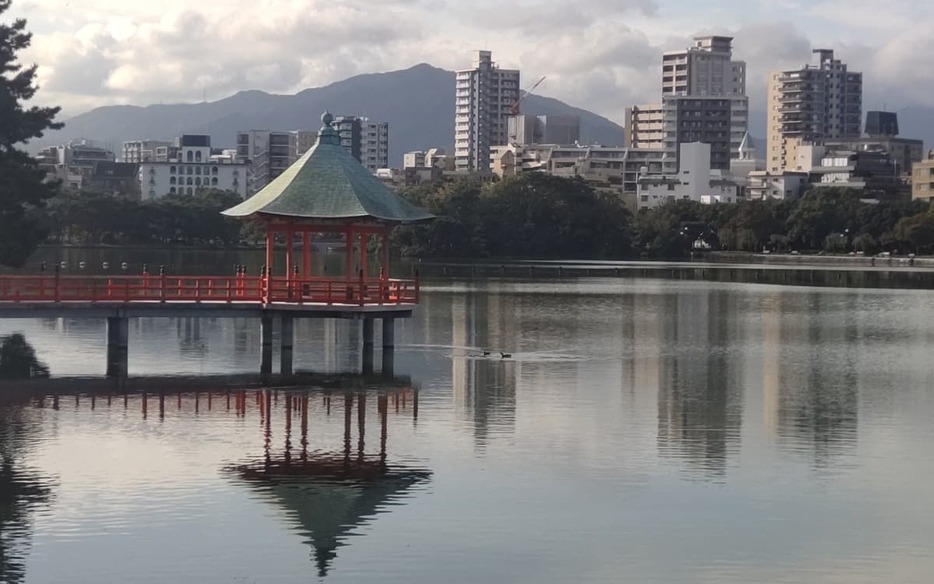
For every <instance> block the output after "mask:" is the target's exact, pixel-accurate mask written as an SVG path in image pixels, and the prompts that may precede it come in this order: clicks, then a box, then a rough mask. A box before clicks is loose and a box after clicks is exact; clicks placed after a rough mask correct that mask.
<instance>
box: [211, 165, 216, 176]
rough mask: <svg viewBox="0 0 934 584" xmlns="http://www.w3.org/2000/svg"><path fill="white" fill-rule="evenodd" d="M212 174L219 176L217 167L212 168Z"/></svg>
mask: <svg viewBox="0 0 934 584" xmlns="http://www.w3.org/2000/svg"><path fill="white" fill-rule="evenodd" d="M211 174H217V167H216V166H213V167H211Z"/></svg>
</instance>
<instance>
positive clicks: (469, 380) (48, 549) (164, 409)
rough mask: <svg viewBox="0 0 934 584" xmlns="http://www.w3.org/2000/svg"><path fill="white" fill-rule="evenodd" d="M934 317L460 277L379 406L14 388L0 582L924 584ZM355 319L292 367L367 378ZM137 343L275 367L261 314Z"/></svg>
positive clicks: (401, 349)
mask: <svg viewBox="0 0 934 584" xmlns="http://www.w3.org/2000/svg"><path fill="white" fill-rule="evenodd" d="M932 316H934V294H932V293H930V292H911V291H885V290H858V289H848V290H844V289H817V288H814V289H807V288H779V287H769V286H764V285H743V284H719V283H703V282H690V283H686V282H674V281H651V280H641V281H639V280H619V279H617V280H599V279H593V280H580V281H573V280H563V281H560V282H557V283H556V282H535V281H486V282H472V283H469V282H445V283H441V284H438V285H435V286H431V287H429V288H428V289H427V290H426V293H425V294H424V296H423V306H422V307H421V308H419V310H418V312H417V316H416V318H414V319H413V320H411V321H408V322H405V323H402V324H401V326H397V331H396V336H397V342H398V344H399V346H398V348H397V351H396V373H397V374H399V376H400V377H402V379H399V380H397V381H396V382H391V383H390V382H387V383H386V384H385V385H384V386H382V387H377V388H374V389H375V390H376V391H371V392H369V393H367V394H363V395H364V396H365V397H364V399H363V400H362V403H361V399H360V396H361V394H360V393H357V394H348V395H345V394H343V393H342V392H340V391H336V390H335V391H331V392H330V393H326V392H324V391H323V390H321V389H320V388H301V389H300V390H297V391H295V392H293V393H288V392H286V391H282V390H280V391H278V392H276V393H272V392H270V393H268V394H264V393H262V392H260V393H257V392H254V391H250V392H244V393H242V394H241V392H233V394H228V393H227V392H225V391H223V390H220V391H216V392H204V391H202V392H200V393H199V394H198V395H197V396H196V394H195V393H194V392H193V391H186V392H179V391H177V388H173V386H172V382H171V381H166V382H165V385H164V392H165V393H164V394H163V396H162V398H161V400H162V401H161V403H160V398H159V396H158V393H151V394H150V395H149V396H147V397H146V398H145V400H144V398H143V397H142V396H140V395H130V396H127V397H126V398H124V396H123V395H116V396H113V397H108V396H106V395H103V394H101V395H97V396H96V397H95V398H94V399H93V400H92V398H91V397H90V396H88V395H80V396H77V397H76V396H75V395H61V396H59V397H57V398H56V397H53V396H48V397H46V398H45V399H44V400H41V401H40V400H37V399H34V400H31V401H29V402H28V403H15V402H14V400H11V399H8V400H6V402H7V403H5V405H3V406H2V407H0V416H2V420H0V421H2V426H0V427H2V433H0V452H2V455H3V457H4V459H5V460H6V461H8V463H7V464H5V465H4V467H3V468H2V470H0V569H2V570H3V571H4V574H3V576H2V577H0V581H5V582H17V581H23V582H38V583H43V582H62V583H66V582H67V583H89V584H90V583H99V582H129V581H132V582H153V583H156V582H159V583H162V582H192V583H195V582H197V583H213V582H314V581H324V582H329V583H331V582H333V583H335V584H336V583H341V582H355V583H356V582H416V583H429V582H432V583H434V582H439V581H444V582H451V583H461V582H464V583H467V582H478V581H487V582H529V583H532V582H535V583H558V582H561V583H565V582H598V583H602V582H606V583H609V582H621V581H626V582H658V583H675V582H678V583H680V582H698V583H707V582H710V583H714V582H730V583H732V582H736V583H740V582H742V583H747V582H847V583H862V582H866V583H869V582H873V583H876V582H896V583H907V582H919V583H920V582H930V581H931V580H932V578H934V497H932V492H934V491H932V480H934V464H932V463H934V456H932V454H931V450H930V449H931V444H932V443H934V424H932V423H931V419H932V417H934V390H932V387H934V364H932V357H931V356H932V355H934V329H932V327H931V324H930V323H931V322H932ZM351 324H352V323H347V322H342V323H322V322H301V323H300V324H299V325H297V327H296V366H297V367H299V368H304V369H309V370H316V371H331V372H335V371H350V370H355V369H356V368H357V367H358V366H359V365H358V364H359V360H360V352H359V350H358V349H357V346H358V345H359V343H360V338H359V334H358V331H357V330H356V329H355V328H354V327H352V326H351ZM13 331H22V332H24V333H25V334H26V336H27V338H28V339H29V340H30V341H31V342H32V343H33V344H34V346H35V347H36V349H37V351H38V353H39V356H40V358H41V359H43V360H44V361H46V363H47V364H48V365H49V366H50V368H51V370H52V373H53V375H99V374H102V373H103V371H104V354H105V339H104V337H105V335H104V324H103V323H102V322H96V321H82V320H70V319H65V320H20V321H13V320H7V321H0V333H4V334H5V333H9V332H13ZM377 333H378V331H377ZM130 336H131V339H130V351H131V352H130V372H131V374H133V375H177V374H198V375H203V374H231V373H238V372H243V373H253V372H256V371H257V370H258V367H259V326H258V323H256V322H253V321H249V320H224V319H220V320H208V319H205V320H189V319H179V320H169V319H164V320H162V319H142V320H138V321H133V322H131V332H130ZM484 348H486V349H492V350H494V351H498V350H503V351H506V352H509V353H512V358H510V359H505V360H504V359H500V358H499V357H498V356H496V357H484V356H482V354H481V353H480V349H484ZM377 362H379V359H378V355H377ZM406 377H407V378H410V380H411V382H410V383H407V382H406V379H405V378H406ZM306 390H307V391H306ZM267 396H268V400H269V402H268V406H267V403H266V400H267ZM416 400H417V406H416ZM303 429H304V430H303ZM361 429H362V430H363V432H362V433H361ZM303 437H304V439H303ZM383 437H384V441H383V440H382V438H383ZM383 461H385V465H386V468H388V469H389V470H388V475H386V476H381V477H379V478H375V479H374V478H371V479H370V480H350V479H347V478H344V479H342V480H336V479H331V480H324V479H317V480H315V479H311V478H309V477H308V476H307V475H308V472H302V471H303V470H304V471H307V470H308V469H311V471H314V472H316V473H318V474H319V475H325V474H327V472H328V469H332V468H338V469H340V468H342V469H344V471H345V472H346V470H347V469H352V470H353V472H356V473H357V474H358V475H361V474H362V475H367V473H368V472H370V470H368V469H374V468H382V466H381V464H382V462H383ZM276 469H278V470H280V471H281V470H283V469H286V470H288V469H292V470H291V471H290V472H291V476H288V477H284V476H280V475H275V472H274V471H275V470H276ZM322 469H323V470H322ZM309 472H310V471H309ZM274 475H275V476H274ZM355 476H357V475H355ZM367 476H369V475H367Z"/></svg>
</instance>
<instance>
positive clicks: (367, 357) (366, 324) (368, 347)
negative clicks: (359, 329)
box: [363, 317, 375, 374]
mask: <svg viewBox="0 0 934 584" xmlns="http://www.w3.org/2000/svg"><path fill="white" fill-rule="evenodd" d="M373 325H374V322H373V319H372V318H369V317H364V318H363V373H365V374H369V373H373V345H374V342H373V337H374V336H375V334H374V328H375V327H374V326H373Z"/></svg>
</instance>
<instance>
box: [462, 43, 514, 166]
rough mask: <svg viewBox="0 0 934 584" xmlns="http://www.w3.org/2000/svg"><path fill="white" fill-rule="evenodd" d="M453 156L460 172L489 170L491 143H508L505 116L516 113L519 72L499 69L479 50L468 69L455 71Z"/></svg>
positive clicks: (489, 55)
mask: <svg viewBox="0 0 934 584" xmlns="http://www.w3.org/2000/svg"><path fill="white" fill-rule="evenodd" d="M455 83H456V85H455V95H456V97H455V99H456V103H455V118H454V158H455V166H456V168H457V170H459V171H470V170H474V171H481V172H489V171H490V146H493V145H499V144H508V142H509V128H508V118H509V116H510V115H512V114H516V113H518V112H514V111H513V106H515V105H516V103H517V102H518V101H519V71H517V70H514V69H500V68H499V67H497V66H496V64H495V63H494V62H493V56H492V53H490V51H478V52H477V59H476V60H475V61H474V63H473V67H472V68H471V69H462V70H460V71H458V72H457V77H456V82H455Z"/></svg>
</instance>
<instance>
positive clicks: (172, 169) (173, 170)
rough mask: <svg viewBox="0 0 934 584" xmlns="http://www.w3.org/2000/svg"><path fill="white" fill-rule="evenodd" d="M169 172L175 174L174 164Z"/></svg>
mask: <svg viewBox="0 0 934 584" xmlns="http://www.w3.org/2000/svg"><path fill="white" fill-rule="evenodd" d="M169 173H170V174H175V167H174V166H170V167H169Z"/></svg>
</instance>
